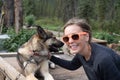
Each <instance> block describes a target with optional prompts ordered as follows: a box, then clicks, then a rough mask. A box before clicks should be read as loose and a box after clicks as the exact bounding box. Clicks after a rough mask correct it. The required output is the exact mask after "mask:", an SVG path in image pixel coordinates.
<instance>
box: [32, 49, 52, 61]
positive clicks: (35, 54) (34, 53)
mask: <svg viewBox="0 0 120 80" xmlns="http://www.w3.org/2000/svg"><path fill="white" fill-rule="evenodd" d="M30 52H32V53H33V56H47V57H48V59H49V58H50V52H48V55H40V54H39V53H37V52H35V51H34V50H32V51H30Z"/></svg>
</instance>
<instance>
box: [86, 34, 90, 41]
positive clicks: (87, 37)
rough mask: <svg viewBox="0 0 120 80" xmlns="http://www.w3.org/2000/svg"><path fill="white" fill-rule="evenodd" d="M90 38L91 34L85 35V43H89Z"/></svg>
mask: <svg viewBox="0 0 120 80" xmlns="http://www.w3.org/2000/svg"><path fill="white" fill-rule="evenodd" d="M89 38H90V37H89V33H87V34H86V35H85V41H86V42H88V41H89Z"/></svg>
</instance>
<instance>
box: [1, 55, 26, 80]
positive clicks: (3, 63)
mask: <svg viewBox="0 0 120 80" xmlns="http://www.w3.org/2000/svg"><path fill="white" fill-rule="evenodd" d="M0 68H1V69H2V70H3V71H4V72H5V73H6V74H7V75H8V76H9V77H10V79H11V80H25V77H24V76H23V75H22V74H21V73H19V72H18V71H17V70H16V69H15V68H14V67H13V66H11V65H10V64H8V63H7V62H6V61H5V60H4V59H3V58H2V57H0ZM19 75H20V76H19ZM16 78H18V79H16Z"/></svg>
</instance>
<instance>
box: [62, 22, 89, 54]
mask: <svg viewBox="0 0 120 80" xmlns="http://www.w3.org/2000/svg"><path fill="white" fill-rule="evenodd" d="M80 32H82V33H83V31H82V29H81V28H80V27H79V26H78V25H75V24H74V25H69V26H67V27H66V28H65V29H64V35H65V36H69V40H68V42H66V45H67V46H68V49H69V50H70V52H71V53H72V54H76V53H84V50H85V47H86V44H88V40H89V35H88V33H86V34H81V35H79V39H77V40H73V39H72V38H71V34H76V33H80Z"/></svg>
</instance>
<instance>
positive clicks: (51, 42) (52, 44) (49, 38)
mask: <svg viewBox="0 0 120 80" xmlns="http://www.w3.org/2000/svg"><path fill="white" fill-rule="evenodd" d="M37 33H38V35H39V38H41V39H42V40H43V43H45V44H46V46H47V47H48V49H49V51H50V52H58V49H59V48H60V47H62V46H63V45H64V43H63V42H61V41H60V40H58V39H57V38H56V37H55V36H54V35H53V33H52V32H50V31H47V30H46V31H45V30H44V29H43V28H42V27H40V26H37Z"/></svg>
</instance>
